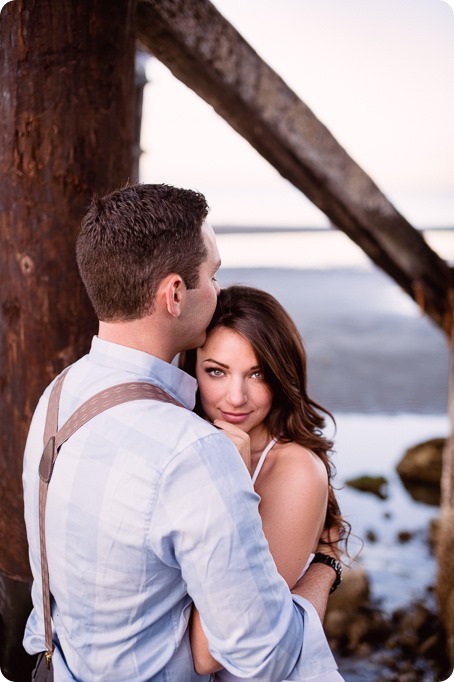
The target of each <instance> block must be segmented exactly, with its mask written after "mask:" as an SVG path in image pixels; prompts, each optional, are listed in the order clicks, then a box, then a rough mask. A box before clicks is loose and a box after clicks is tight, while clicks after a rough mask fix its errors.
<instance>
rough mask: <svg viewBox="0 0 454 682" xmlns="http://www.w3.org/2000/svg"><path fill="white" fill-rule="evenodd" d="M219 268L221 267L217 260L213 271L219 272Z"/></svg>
mask: <svg viewBox="0 0 454 682" xmlns="http://www.w3.org/2000/svg"><path fill="white" fill-rule="evenodd" d="M220 267H221V259H219V260H218V262H217V263H215V266H214V271H215V272H216V271H217V270H219V268H220Z"/></svg>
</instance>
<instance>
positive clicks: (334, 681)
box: [213, 438, 344, 682]
mask: <svg viewBox="0 0 454 682" xmlns="http://www.w3.org/2000/svg"><path fill="white" fill-rule="evenodd" d="M276 442H277V441H276V438H273V440H271V441H270V442H269V443H268V445H267V446H266V448H265V449H264V451H263V452H262V454H261V455H260V458H259V461H258V462H257V466H256V467H255V470H254V473H253V474H252V484H253V485H255V482H256V480H257V478H258V475H259V473H260V471H261V469H262V466H263V464H264V462H265V459H266V457H267V455H268V453H269V451H270V450H271V448H272V447H273V445H274V444H275V443H276ZM313 558H314V555H313V554H310V555H309V558H308V560H307V562H306V565H305V567H304V568H303V570H302V571H301V575H300V578H301V577H302V576H303V575H304V574H305V572H306V571H307V569H308V567H309V564H310V563H311V561H312V559H313ZM302 601H303V602H304V608H305V611H306V613H305V614H304V621H305V623H306V619H309V620H310V621H311V632H312V634H313V632H314V629H316V632H317V635H316V636H317V638H318V640H319V641H317V643H316V647H317V649H319V648H320V647H325V648H326V655H327V657H328V656H329V658H330V659H332V665H333V669H332V670H331V671H329V672H326V673H323V674H322V675H316V676H315V677H314V676H313V674H311V673H310V672H309V673H308V677H300V678H299V679H300V680H310V681H311V682H344V678H343V677H342V676H341V675H340V674H339V672H338V671H337V665H336V662H335V660H334V658H333V655H332V653H331V650H330V648H329V644H328V642H327V641H326V635H325V632H324V630H323V626H322V624H321V622H320V618H319V616H318V613H317V612H316V610H315V609H314V607H313V606H312V604H311V603H310V602H309V601H307V599H302ZM314 624H315V626H316V627H314ZM305 644H306V646H307V648H308V649H309V650H310V649H312V644H311V642H306V641H305ZM314 644H315V642H314ZM213 679H214V681H215V682H259V681H258V680H257V679H256V680H254V678H252V679H251V678H249V679H248V680H246V679H245V678H242V677H236V676H235V675H232V673H230V672H229V671H228V670H226V669H225V668H224V669H223V670H220V671H219V672H218V673H216V674H215V675H214V678H213ZM282 682H289V681H288V680H283V681H282Z"/></svg>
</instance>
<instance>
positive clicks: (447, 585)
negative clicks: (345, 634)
mask: <svg viewBox="0 0 454 682" xmlns="http://www.w3.org/2000/svg"><path fill="white" fill-rule="evenodd" d="M453 304H454V301H453ZM448 409H449V416H450V421H451V433H450V437H449V438H448V439H447V441H446V445H445V448H444V451H443V472H442V479H441V516H440V525H439V531H438V541H437V559H438V572H437V596H438V604H439V609H440V615H441V618H442V620H443V623H444V626H445V630H446V638H447V648H448V655H449V658H450V660H451V664H452V666H454V579H453V562H454V328H453V334H452V336H451V374H450V386H449V408H448Z"/></svg>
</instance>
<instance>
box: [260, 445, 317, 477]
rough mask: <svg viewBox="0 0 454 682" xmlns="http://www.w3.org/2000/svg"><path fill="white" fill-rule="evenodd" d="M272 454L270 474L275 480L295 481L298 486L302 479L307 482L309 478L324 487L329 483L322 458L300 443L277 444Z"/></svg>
mask: <svg viewBox="0 0 454 682" xmlns="http://www.w3.org/2000/svg"><path fill="white" fill-rule="evenodd" d="M270 454H273V457H272V458H271V462H270V464H272V467H270V471H269V474H270V475H272V476H273V478H275V477H277V478H285V479H290V480H295V482H296V483H297V484H298V483H299V482H300V481H301V479H305V480H307V478H308V477H310V478H311V479H312V480H313V481H319V482H320V483H321V484H323V485H326V483H327V482H328V474H327V471H326V467H325V465H324V463H323V462H322V460H321V459H320V457H318V456H317V455H316V454H315V453H314V452H312V451H311V450H309V449H308V448H305V447H304V446H303V445H300V444H299V443H295V442H294V441H292V442H290V443H279V442H277V443H276V445H275V446H274V447H273V449H272V451H271V452H270Z"/></svg>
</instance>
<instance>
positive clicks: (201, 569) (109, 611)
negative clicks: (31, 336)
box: [23, 337, 336, 682]
mask: <svg viewBox="0 0 454 682" xmlns="http://www.w3.org/2000/svg"><path fill="white" fill-rule="evenodd" d="M128 381H151V382H153V383H155V384H157V385H159V386H161V387H162V388H163V389H164V390H166V391H167V392H168V393H169V394H171V395H172V396H174V397H175V398H177V400H179V401H180V402H181V403H183V404H184V405H185V406H186V407H187V408H188V409H181V408H179V407H176V406H174V405H170V404H166V403H162V402H158V401H151V400H140V401H135V402H131V403H126V404H123V405H119V406H117V407H114V408H111V409H110V410H108V411H106V412H104V413H103V414H101V415H98V416H97V417H95V418H93V419H92V420H91V421H90V422H88V423H87V424H86V425H85V426H83V427H82V428H80V429H79V431H77V432H76V433H75V434H74V435H73V436H72V437H71V438H70V439H69V441H67V442H66V443H65V444H64V445H63V446H62V448H61V451H60V454H59V457H58V460H57V463H56V466H55V469H54V474H53V477H52V481H51V483H50V485H49V494H48V501H47V514H46V540H47V552H48V560H49V572H50V586H51V592H52V595H53V603H52V620H53V628H54V641H55V643H56V651H55V654H54V667H55V680H56V682H61V681H66V680H79V681H83V682H97V681H100V680H103V681H109V682H111V681H113V680H118V681H122V682H127V681H131V682H148V681H151V680H153V681H155V682H195V681H196V680H205V681H207V680H208V679H209V676H200V675H197V674H196V673H195V672H194V669H193V663H192V656H191V651H190V645H189V637H188V619H189V615H190V611H191V605H192V602H193V601H194V603H195V604H196V605H197V607H198V608H199V611H200V614H201V618H202V622H203V626H204V629H205V631H206V634H207V636H208V639H209V642H210V650H211V652H212V654H213V656H214V657H215V658H216V659H217V660H219V661H220V663H221V664H222V665H223V666H225V667H226V668H227V669H228V670H230V671H231V672H232V673H234V674H237V675H239V676H246V677H251V678H258V679H260V680H262V682H266V681H269V682H277V681H278V680H282V679H284V678H285V679H291V680H301V679H306V678H307V677H308V676H314V675H315V674H320V673H323V672H324V671H327V670H333V669H335V667H336V665H335V663H334V660H333V659H332V656H331V654H330V652H329V648H328V647H327V645H326V641H325V639H324V637H323V632H322V629H321V625H320V621H319V619H318V617H317V616H316V614H315V612H314V611H313V609H312V608H311V606H310V605H309V604H308V602H306V601H305V600H303V599H301V598H299V597H293V598H292V597H291V595H290V593H289V590H288V588H287V586H286V584H285V582H284V580H283V579H282V578H281V577H280V576H279V574H278V573H277V571H276V567H275V565H274V562H273V560H272V558H271V555H270V553H269V550H268V545H267V542H266V540H265V538H264V535H263V532H262V527H261V521H260V517H259V514H258V503H259V497H258V496H257V494H256V493H255V492H254V490H253V488H252V484H251V480H250V477H249V474H248V472H247V470H246V467H245V466H244V464H243V461H242V459H241V457H240V456H239V454H238V452H237V451H236V449H235V447H234V446H233V445H232V444H231V442H230V441H229V440H228V439H227V438H226V436H225V435H224V434H223V433H222V432H220V431H218V430H217V429H215V428H214V427H213V426H212V425H211V424H209V423H207V422H205V421H203V420H202V419H200V418H199V417H197V416H196V415H195V414H194V413H192V412H191V409H192V407H193V405H194V396H195V390H196V383H195V381H194V379H192V378H191V377H189V376H188V375H187V374H185V373H184V372H182V371H181V370H179V369H178V368H176V367H174V366H173V365H170V364H168V363H165V362H163V361H161V360H159V359H157V358H154V357H152V356H150V355H148V354H147V353H144V352H141V351H137V350H134V349H131V348H126V347H124V346H119V345H116V344H112V343H108V342H106V341H102V340H100V339H99V338H97V337H95V338H94V339H93V344H92V348H91V351H90V353H89V354H88V355H86V356H84V357H83V358H82V359H80V360H79V361H78V362H76V363H75V364H74V365H73V366H72V368H71V369H70V371H69V373H68V375H67V377H66V379H65V382H64V385H63V392H62V396H61V402H60V419H59V424H60V426H61V425H62V424H63V423H64V421H65V420H66V419H67V418H68V417H69V416H70V414H71V413H72V412H73V411H74V410H75V409H76V408H77V407H78V406H79V405H80V404H81V403H82V402H83V401H85V400H86V399H87V398H89V397H90V396H91V395H93V394H94V393H96V392H98V391H100V390H102V389H104V388H106V387H108V386H111V385H114V384H117V383H122V382H128ZM49 393H50V387H49V388H47V389H46V391H45V392H44V394H43V396H42V398H41V400H40V402H39V404H38V407H37V409H36V412H35V415H34V417H33V421H32V425H31V428H30V433H29V437H28V441H27V446H26V451H25V460H24V474H23V483H24V499H25V520H26V525H27V534H28V540H29V547H30V563H31V567H32V572H33V576H34V583H33V590H32V596H33V604H34V610H33V611H32V613H31V615H30V617H29V620H28V623H27V627H26V632H25V638H24V646H25V648H26V650H27V651H28V652H29V653H37V652H39V651H42V650H43V649H44V648H45V646H44V625H43V616H42V595H41V578H40V576H41V573H40V570H41V562H40V551H39V532H38V528H39V517H38V488H39V486H38V464H39V460H40V457H41V453H42V441H43V429H44V421H45V415H46V410H47V403H48V398H49ZM303 641H304V646H303Z"/></svg>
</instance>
